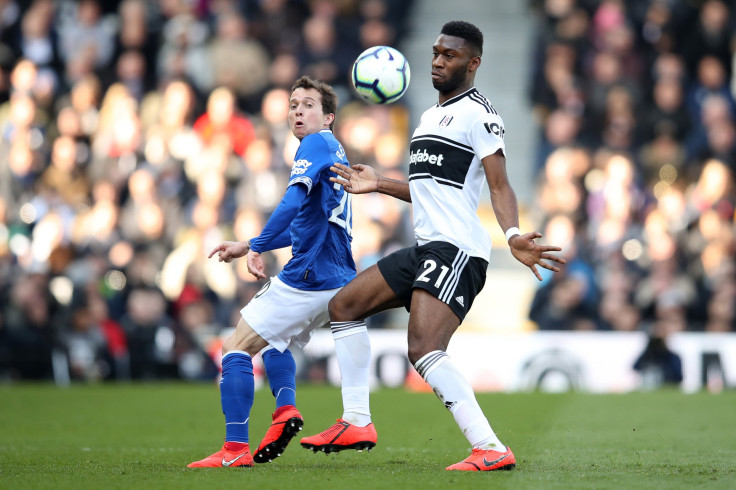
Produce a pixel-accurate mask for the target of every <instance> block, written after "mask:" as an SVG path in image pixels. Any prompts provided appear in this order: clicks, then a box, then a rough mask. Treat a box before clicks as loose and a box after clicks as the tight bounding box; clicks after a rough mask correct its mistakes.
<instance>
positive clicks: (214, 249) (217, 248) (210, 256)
mask: <svg viewBox="0 0 736 490" xmlns="http://www.w3.org/2000/svg"><path fill="white" fill-rule="evenodd" d="M220 250H222V244H220V245H218V246H216V247H215V248H213V249H212V252H210V254H209V255H208V256H207V258H208V259H211V258H212V256H213V255H215V254H216V253H217V252H219V251H220Z"/></svg>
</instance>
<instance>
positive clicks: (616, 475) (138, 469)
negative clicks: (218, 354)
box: [0, 383, 736, 490]
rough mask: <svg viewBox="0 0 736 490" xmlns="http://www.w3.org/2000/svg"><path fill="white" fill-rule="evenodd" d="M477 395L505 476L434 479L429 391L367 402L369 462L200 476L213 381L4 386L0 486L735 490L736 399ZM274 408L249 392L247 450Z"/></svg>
mask: <svg viewBox="0 0 736 490" xmlns="http://www.w3.org/2000/svg"><path fill="white" fill-rule="evenodd" d="M478 398H479V401H480V403H481V405H482V407H483V409H484V411H485V412H486V414H487V415H488V416H489V417H490V418H491V421H492V423H493V426H494V428H495V430H496V432H497V433H498V434H499V435H500V437H501V438H502V440H504V441H505V442H506V443H507V444H509V445H511V447H512V448H513V449H514V452H515V453H516V457H517V468H516V469H515V470H514V471H510V472H492V473H460V472H447V471H444V468H445V467H446V466H447V465H449V464H451V463H454V462H456V461H459V460H461V459H463V458H465V457H466V456H467V454H469V447H468V443H467V441H466V440H465V439H464V437H462V435H461V434H460V432H459V431H458V429H457V428H456V426H455V424H454V422H453V421H452V417H451V416H450V414H449V413H447V411H446V410H445V409H444V408H443V407H442V405H441V404H440V403H439V402H438V401H437V400H436V399H435V397H434V395H433V394H431V393H407V392H405V391H402V390H380V391H378V392H376V393H374V394H373V395H372V411H373V413H374V421H375V422H376V427H377V429H378V437H379V439H378V445H377V446H376V448H375V449H374V450H373V451H371V452H363V453H358V452H355V451H346V452H344V453H340V454H331V455H324V454H313V453H312V452H311V451H307V450H305V449H302V448H301V446H299V444H298V441H296V440H295V441H292V443H291V445H290V446H289V447H288V448H287V450H286V451H285V452H284V455H283V456H282V457H281V458H279V459H278V460H276V461H275V462H273V463H269V464H264V465H256V466H255V467H254V468H232V469H220V468H217V469H204V470H202V469H189V468H186V464H187V463H189V462H190V461H193V460H195V459H200V458H202V457H204V456H207V455H208V454H210V453H211V452H214V451H215V450H217V449H219V446H220V445H221V444H222V442H221V441H222V435H223V417H222V414H221V413H220V405H219V395H218V391H217V387H216V386H215V385H214V384H212V385H210V384H207V385H191V384H183V383H182V384H132V385H103V386H73V387H71V388H69V389H57V388H55V387H53V386H49V385H12V386H2V387H0V488H2V489H6V488H7V489H26V488H31V489H32V488H75V489H78V488H103V487H105V488H126V489H127V488H177V489H186V488H254V489H259V490H260V489H272V488H273V489H301V488H305V489H312V488H322V489H332V488H339V489H342V488H355V489H373V488H376V489H377V488H381V489H384V488H402V489H413V488H421V489H425V488H447V487H452V488H454V489H455V488H479V487H492V488H514V489H524V488H545V489H546V488H627V489H628V488H647V489H649V488H662V489H665V488H666V489H672V488H693V487H704V488H736V410H735V407H736V393H735V392H725V393H722V394H720V395H710V394H707V393H701V394H694V395H682V394H680V393H678V392H674V391H661V392H651V393H635V394H626V395H586V394H574V393H569V394H558V395H550V394H541V393H528V394H484V395H479V397H478ZM272 400H273V399H272V397H271V395H270V393H269V392H268V391H267V390H260V391H258V392H257V394H256V405H255V407H254V411H253V413H252V417H251V434H252V439H253V444H254V445H257V444H258V442H259V441H260V437H261V436H262V435H263V434H264V432H265V430H266V428H267V426H268V424H269V422H270V413H271V411H272V410H273V401H272ZM297 401H298V403H299V407H300V409H301V411H302V413H303V415H304V417H305V430H304V432H302V433H301V434H304V435H307V434H312V433H315V432H318V431H319V430H322V429H324V428H326V427H327V426H329V425H331V424H332V423H334V419H335V418H336V417H337V416H339V415H340V413H341V404H340V394H339V390H338V389H337V388H333V387H325V386H300V387H299V390H298V395H297ZM298 437H299V436H298Z"/></svg>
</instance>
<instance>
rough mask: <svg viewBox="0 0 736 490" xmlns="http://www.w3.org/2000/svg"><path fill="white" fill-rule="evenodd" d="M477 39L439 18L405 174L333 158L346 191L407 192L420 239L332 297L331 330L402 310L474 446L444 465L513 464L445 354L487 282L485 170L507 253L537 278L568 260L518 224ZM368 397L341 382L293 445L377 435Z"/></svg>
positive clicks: (424, 364)
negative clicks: (327, 424) (425, 104)
mask: <svg viewBox="0 0 736 490" xmlns="http://www.w3.org/2000/svg"><path fill="white" fill-rule="evenodd" d="M482 47H483V34H482V33H481V32H480V30H479V29H478V28H477V27H476V26H474V25H473V24H470V23H468V22H462V21H453V22H448V23H447V24H445V25H444V26H443V27H442V31H441V34H440V35H439V37H438V38H437V41H436V42H435V44H434V47H433V58H432V83H433V85H434V87H435V89H437V91H438V92H439V100H438V103H437V104H435V105H434V106H432V107H431V108H429V109H428V110H427V111H425V113H424V114H423V115H422V118H421V121H420V123H419V125H418V127H417V128H416V130H415V131H414V134H413V136H412V139H411V146H410V160H409V182H402V181H398V180H393V179H387V178H385V177H383V176H381V175H379V174H378V173H377V172H376V171H375V170H374V169H373V168H371V167H368V166H364V165H353V166H352V167H351V168H348V167H346V166H343V165H339V164H336V165H334V166H333V169H334V171H335V173H336V174H337V175H338V177H334V178H333V181H334V182H338V183H340V184H342V185H343V186H344V187H345V189H346V190H347V191H348V192H351V193H354V194H360V193H366V192H381V193H384V194H388V195H390V196H393V197H396V198H398V199H402V200H404V201H407V202H411V203H412V208H413V216H414V234H415V238H416V240H417V244H416V245H415V246H413V247H408V248H405V249H402V250H399V251H397V252H394V253H393V254H391V255H389V256H387V257H385V258H383V259H381V260H380V261H379V262H378V264H376V265H375V266H373V267H370V268H369V269H366V270H365V271H363V272H362V273H360V274H359V275H358V276H357V277H356V278H355V279H354V280H353V281H351V282H350V283H349V284H348V285H347V286H345V287H344V288H343V289H342V290H341V291H340V292H339V293H338V294H337V295H336V296H335V297H334V298H333V299H332V300H331V301H330V320H331V322H332V323H331V325H332V328H333V333H341V334H343V335H344V333H345V332H346V331H348V330H349V329H351V328H355V329H356V332H359V331H360V330H359V329H360V328H363V327H364V320H365V318H366V317H368V316H370V315H373V314H375V313H378V312H380V311H384V310H386V309H389V308H395V307H399V306H404V307H406V308H407V310H409V312H410V315H409V330H408V341H409V352H408V355H409V360H410V361H411V362H412V364H413V365H414V367H415V368H416V370H417V372H418V373H419V374H420V375H421V376H422V377H423V378H424V380H425V381H426V382H427V383H428V384H429V385H430V386H431V387H432V389H433V390H434V392H435V393H436V394H437V396H438V397H439V399H440V400H441V401H442V402H443V403H444V405H445V406H446V407H447V408H448V410H449V411H450V412H451V413H452V414H453V416H454V418H455V421H456V423H457V424H458V426H459V427H460V429H461V430H462V432H463V434H464V435H465V436H466V437H467V439H468V441H469V442H470V444H471V445H472V447H473V451H472V453H471V455H470V456H469V457H468V458H466V459H465V460H463V461H461V462H459V463H456V464H454V465H451V466H449V467H448V468H447V469H448V470H464V471H488V470H498V469H512V468H513V467H514V466H515V464H516V459H515V457H514V454H513V452H512V451H511V449H510V448H508V447H507V446H505V445H504V444H503V443H501V441H500V440H499V439H498V438H497V437H496V434H495V433H494V432H493V430H492V429H491V426H490V424H489V422H488V420H487V419H486V417H485V415H484V414H483V412H482V411H481V408H480V406H479V405H478V402H477V401H476V399H475V395H474V393H473V390H472V388H471V386H470V383H469V382H468V381H467V380H466V379H465V378H464V377H463V376H462V374H460V372H458V371H457V369H456V368H455V367H454V366H453V364H452V361H451V360H450V358H449V357H448V355H447V353H446V349H447V346H448V344H449V342H450V338H451V337H452V335H453V333H454V332H455V330H456V329H457V327H458V326H459V325H460V323H461V322H462V320H463V319H464V318H465V315H466V314H467V312H468V310H469V309H470V306H471V305H472V303H473V300H474V298H475V296H476V295H477V294H478V293H479V292H480V290H481V289H482V288H483V285H484V283H485V277H486V269H487V268H488V261H489V259H490V253H491V239H490V236H489V235H488V232H487V231H486V230H485V229H484V228H483V226H482V224H481V222H480V219H479V218H478V215H477V212H476V211H477V209H478V202H479V199H480V194H481V190H482V187H483V181H484V180H485V181H487V182H488V186H489V188H490V193H491V203H492V206H493V210H494V212H495V214H496V218H497V220H498V223H499V224H500V225H501V227H502V228H503V230H504V231H505V233H506V238H507V240H508V243H509V247H510V249H511V253H512V254H513V255H514V257H516V259H517V260H519V261H520V262H521V263H523V264H524V265H526V266H527V267H529V268H530V269H531V270H532V272H533V273H534V275H535V276H536V277H537V278H538V279H540V280H541V276H540V274H539V271H538V270H537V268H538V267H543V268H545V269H548V270H551V271H555V272H557V271H558V270H559V269H558V267H556V266H555V265H554V263H555V262H556V263H559V264H564V263H565V261H564V259H562V258H560V257H558V256H556V255H553V254H551V253H550V252H557V251H560V250H561V249H560V248H559V247H555V246H546V245H538V244H537V243H535V242H534V240H535V239H536V238H540V237H541V236H542V235H541V234H540V233H538V232H531V233H526V234H522V233H521V232H520V231H519V228H518V226H519V218H518V205H517V200H516V194H515V193H514V190H513V189H512V188H511V185H510V184H509V181H508V178H507V175H506V157H505V152H506V150H505V146H504V131H505V130H504V125H503V121H502V119H501V117H500V116H499V115H498V113H497V112H496V110H495V109H494V108H493V106H492V105H491V103H490V102H489V101H488V99H486V98H485V97H484V96H483V95H481V94H480V93H479V92H478V90H477V89H476V88H475V87H474V78H475V73H476V70H477V69H478V67H479V66H480V64H481V54H482ZM338 360H339V361H340V370H341V374H342V376H343V379H345V377H346V374H347V375H348V377H349V378H356V379H357V378H361V376H362V379H365V380H366V386H367V378H368V376H367V368H361V367H359V366H356V365H354V364H353V363H351V362H350V359H338ZM343 386H344V385H343ZM365 397H366V400H364V401H359V402H357V403H356V401H355V400H350V399H346V397H345V393H344V387H343V405H344V410H345V414H344V416H343V418H342V419H340V420H338V424H336V425H335V426H333V427H331V428H330V429H328V430H326V431H324V432H322V433H320V434H317V435H315V436H311V437H307V438H304V439H302V441H301V442H302V446H304V447H307V448H309V449H313V450H315V451H316V450H325V451H328V452H329V451H339V450H341V449H348V448H354V447H358V448H359V447H360V445H359V444H360V442H361V441H362V440H363V439H368V438H369V436H370V433H369V432H367V431H366V430H365V428H364V427H370V430H371V432H372V433H373V434H374V439H375V429H373V424H371V423H370V412H367V410H361V408H360V407H367V406H368V402H367V397H368V394H367V389H366V390H365ZM356 407H357V408H356ZM365 412H367V413H365ZM356 414H357V415H356ZM348 416H349V417H351V418H352V420H347V418H348ZM374 442H375V440H374Z"/></svg>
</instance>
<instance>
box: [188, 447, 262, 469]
mask: <svg viewBox="0 0 736 490" xmlns="http://www.w3.org/2000/svg"><path fill="white" fill-rule="evenodd" d="M241 466H245V467H248V466H253V457H252V456H251V455H250V448H249V447H248V444H246V445H245V448H244V449H242V450H240V451H229V450H228V449H227V442H226V443H225V444H223V445H222V449H220V450H219V451H217V452H216V453H215V454H213V455H211V456H207V457H206V458H204V459H200V460H199V461H194V462H193V463H189V464H188V465H187V468H223V467H224V468H228V467H233V468H234V467H241Z"/></svg>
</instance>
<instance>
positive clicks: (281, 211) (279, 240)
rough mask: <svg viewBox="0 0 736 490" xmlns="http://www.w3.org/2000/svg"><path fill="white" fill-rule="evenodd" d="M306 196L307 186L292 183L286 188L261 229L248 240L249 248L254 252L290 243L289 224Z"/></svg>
mask: <svg viewBox="0 0 736 490" xmlns="http://www.w3.org/2000/svg"><path fill="white" fill-rule="evenodd" d="M306 197H307V188H306V187H304V186H301V185H292V186H289V187H288V188H287V189H286V192H285V193H284V197H282V198H281V202H280V203H279V205H278V206H276V209H275V210H274V212H273V213H272V214H271V217H270V218H268V222H267V223H266V226H264V227H263V231H261V234H260V235H258V236H257V237H256V238H254V239H252V240H251V241H250V248H251V250H253V251H254V252H258V253H261V252H267V251H269V250H276V249H277V248H283V247H288V246H289V245H291V232H290V230H289V226H290V225H291V222H292V221H293V220H294V218H295V217H296V215H297V213H298V212H299V209H300V208H301V206H302V203H303V202H304V199H305V198H306Z"/></svg>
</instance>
